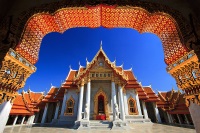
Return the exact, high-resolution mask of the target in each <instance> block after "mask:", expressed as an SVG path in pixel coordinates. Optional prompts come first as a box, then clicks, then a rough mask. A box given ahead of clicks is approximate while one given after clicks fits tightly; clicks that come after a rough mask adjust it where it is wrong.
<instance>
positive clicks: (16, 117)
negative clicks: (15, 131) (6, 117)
mask: <svg viewBox="0 0 200 133" xmlns="http://www.w3.org/2000/svg"><path fill="white" fill-rule="evenodd" d="M17 119H18V115H16V116H15V120H14V122H13V126H14V125H15V124H16V122H17Z"/></svg>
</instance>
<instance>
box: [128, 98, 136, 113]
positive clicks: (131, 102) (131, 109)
mask: <svg viewBox="0 0 200 133" xmlns="http://www.w3.org/2000/svg"><path fill="white" fill-rule="evenodd" d="M127 104H128V113H129V115H137V114H138V109H137V105H136V104H137V103H136V101H135V99H134V98H133V97H132V96H130V97H129V99H128V101H127Z"/></svg>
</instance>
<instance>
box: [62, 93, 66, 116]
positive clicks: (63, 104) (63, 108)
mask: <svg viewBox="0 0 200 133" xmlns="http://www.w3.org/2000/svg"><path fill="white" fill-rule="evenodd" d="M66 101H67V90H65V94H64V98H63V103H62V109H61V115H62V116H64V113H65V108H66Z"/></svg>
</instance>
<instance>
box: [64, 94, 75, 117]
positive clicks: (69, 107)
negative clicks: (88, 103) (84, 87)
mask: <svg viewBox="0 0 200 133" xmlns="http://www.w3.org/2000/svg"><path fill="white" fill-rule="evenodd" d="M74 105H75V100H74V98H73V97H72V96H70V98H69V99H68V100H67V102H66V109H65V113H64V115H74Z"/></svg>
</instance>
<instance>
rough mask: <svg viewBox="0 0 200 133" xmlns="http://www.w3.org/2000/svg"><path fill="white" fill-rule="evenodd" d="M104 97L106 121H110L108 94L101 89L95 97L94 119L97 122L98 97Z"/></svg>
mask: <svg viewBox="0 0 200 133" xmlns="http://www.w3.org/2000/svg"><path fill="white" fill-rule="evenodd" d="M99 95H103V96H104V109H105V114H106V120H110V116H109V113H108V97H107V95H106V93H105V92H104V91H103V90H102V88H100V89H99V91H98V92H97V93H96V94H95V96H94V115H93V119H94V120H96V116H97V115H98V96H99Z"/></svg>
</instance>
